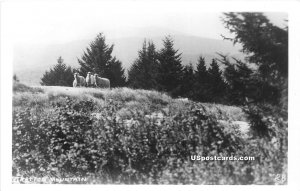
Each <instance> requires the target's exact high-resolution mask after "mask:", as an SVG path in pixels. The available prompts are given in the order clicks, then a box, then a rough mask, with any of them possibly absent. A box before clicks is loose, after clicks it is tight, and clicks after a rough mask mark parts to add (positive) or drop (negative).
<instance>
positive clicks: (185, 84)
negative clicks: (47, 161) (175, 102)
mask: <svg viewBox="0 0 300 191" xmlns="http://www.w3.org/2000/svg"><path fill="white" fill-rule="evenodd" d="M194 82H195V74H194V68H193V65H192V64H191V63H190V64H189V65H186V66H184V68H183V77H182V81H181V84H180V96H182V97H188V98H192V96H193V94H194V86H193V84H194Z"/></svg>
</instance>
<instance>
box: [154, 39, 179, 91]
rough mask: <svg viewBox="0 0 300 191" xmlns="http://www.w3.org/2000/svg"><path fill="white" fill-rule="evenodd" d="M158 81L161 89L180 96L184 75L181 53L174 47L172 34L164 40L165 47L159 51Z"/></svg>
mask: <svg viewBox="0 0 300 191" xmlns="http://www.w3.org/2000/svg"><path fill="white" fill-rule="evenodd" d="M158 59H159V65H158V76H157V81H158V84H159V90H161V91H165V92H168V93H170V94H171V95H173V96H178V93H179V91H180V90H179V88H180V87H179V86H180V82H181V80H182V75H183V72H182V71H183V66H182V64H181V53H178V50H175V49H174V41H173V39H172V38H171V37H170V36H167V37H166V38H165V39H164V40H163V48H162V49H161V50H160V51H159V56H158Z"/></svg>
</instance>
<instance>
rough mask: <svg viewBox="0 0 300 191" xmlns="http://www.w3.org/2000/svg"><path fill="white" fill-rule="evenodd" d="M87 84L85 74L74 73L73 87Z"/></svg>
mask: <svg viewBox="0 0 300 191" xmlns="http://www.w3.org/2000/svg"><path fill="white" fill-rule="evenodd" d="M81 86H85V79H84V77H83V76H80V75H79V73H77V72H75V73H74V81H73V87H81Z"/></svg>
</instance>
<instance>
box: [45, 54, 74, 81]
mask: <svg viewBox="0 0 300 191" xmlns="http://www.w3.org/2000/svg"><path fill="white" fill-rule="evenodd" d="M73 80H74V77H73V71H72V68H71V67H70V66H67V65H66V64H65V63H64V60H63V59H62V57H59V58H58V59H57V64H56V65H54V67H53V68H50V70H49V71H46V72H45V73H44V75H43V77H42V78H41V81H42V82H41V85H43V86H72V84H73Z"/></svg>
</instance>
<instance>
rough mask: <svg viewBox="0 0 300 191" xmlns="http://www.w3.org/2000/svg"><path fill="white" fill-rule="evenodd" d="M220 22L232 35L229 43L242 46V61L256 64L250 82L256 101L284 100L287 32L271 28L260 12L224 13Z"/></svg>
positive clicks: (286, 73)
mask: <svg viewBox="0 0 300 191" xmlns="http://www.w3.org/2000/svg"><path fill="white" fill-rule="evenodd" d="M223 22H224V24H225V25H226V27H227V28H228V29H229V30H230V32H231V33H234V34H235V37H234V38H233V39H230V40H232V41H233V42H234V43H240V44H242V51H243V52H244V53H246V54H247V59H246V60H247V61H248V62H250V63H253V64H256V65H257V68H258V70H257V71H255V72H254V74H253V75H252V80H251V81H250V82H251V83H252V85H251V86H252V87H254V86H256V90H255V91H256V92H259V93H258V94H257V95H256V101H257V102H269V103H278V102H280V101H281V100H286V99H285V98H287V84H288V83H287V81H288V78H287V76H288V29H287V28H285V29H282V28H279V27H277V26H275V25H273V24H272V23H270V21H269V20H268V19H267V17H266V16H264V15H263V14H262V13H247V12H244V13H225V18H224V19H223ZM238 65H239V64H238ZM254 82H255V84H254ZM245 83H246V82H245ZM253 84H254V85H253ZM253 91H254V90H253ZM281 103H282V102H281Z"/></svg>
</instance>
